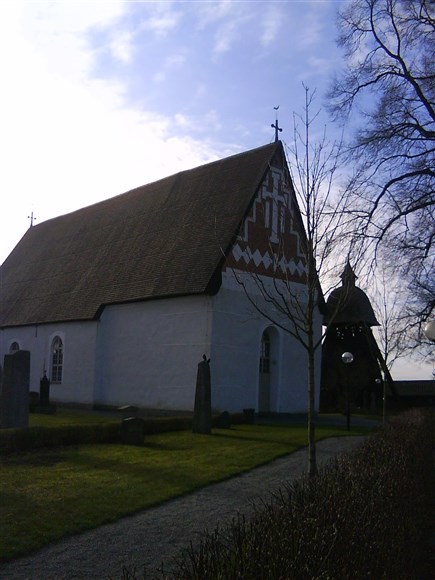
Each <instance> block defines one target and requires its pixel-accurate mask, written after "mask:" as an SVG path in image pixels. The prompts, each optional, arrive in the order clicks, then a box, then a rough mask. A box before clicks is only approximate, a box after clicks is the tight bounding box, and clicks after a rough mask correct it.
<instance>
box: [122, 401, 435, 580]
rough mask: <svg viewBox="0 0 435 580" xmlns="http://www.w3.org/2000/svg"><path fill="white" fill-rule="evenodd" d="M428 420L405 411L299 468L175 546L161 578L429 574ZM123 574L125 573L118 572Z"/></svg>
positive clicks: (341, 578)
mask: <svg viewBox="0 0 435 580" xmlns="http://www.w3.org/2000/svg"><path fill="white" fill-rule="evenodd" d="M432 421H433V419H432V417H431V416H430V414H428V413H423V412H421V411H419V412H417V411H412V412H408V413H406V414H404V415H402V416H400V417H398V418H396V419H395V420H394V422H393V423H392V424H390V425H389V426H387V427H386V428H385V429H382V430H381V431H380V432H379V433H377V434H376V435H374V436H372V437H370V439H368V441H367V443H365V444H364V445H362V446H361V448H359V449H358V450H357V451H356V452H354V453H352V454H351V455H345V456H341V457H339V458H337V459H336V460H335V461H334V462H333V463H331V464H329V465H328V466H327V467H325V468H323V469H321V470H320V471H319V473H318V475H317V476H315V477H311V478H310V477H309V476H304V477H302V478H301V479H299V480H297V481H296V482H294V483H292V484H291V485H289V486H287V487H286V488H284V489H282V490H281V491H280V493H279V494H277V495H276V496H275V497H274V498H273V500H271V501H270V502H269V503H265V504H262V505H261V507H260V508H257V510H256V513H255V515H254V517H253V518H252V519H251V520H250V521H249V522H248V521H246V520H245V519H244V518H243V516H240V517H239V519H238V520H237V521H233V523H232V525H231V526H230V527H227V528H223V529H216V530H215V532H214V533H211V534H208V535H206V536H205V538H204V539H203V540H202V541H201V543H200V545H199V547H195V548H194V547H193V546H191V548H190V549H189V550H187V551H186V552H184V553H183V554H182V555H181V556H180V558H179V559H178V561H177V563H176V566H175V570H174V571H173V572H171V574H170V576H166V575H165V574H164V572H162V574H163V576H164V577H170V578H178V579H189V580H195V579H197V580H204V579H205V578H206V579H207V580H211V579H225V580H230V579H236V578H237V579H241V578H242V579H245V580H249V579H252V580H254V579H255V580H261V579H266V578H267V579H279V578H286V579H297V580H305V579H306V580H308V579H310V580H312V579H325V580H326V579H328V580H334V579H336V580H344V579H352V580H357V579H363V578H364V579H366V578H377V579H381V578H388V579H390V578H394V579H395V580H399V579H401V578H403V579H404V578H408V579H411V578H424V577H428V576H427V573H428V571H427V570H425V563H427V562H428V552H426V550H427V549H428V538H429V534H428V532H429V528H430V522H429V516H428V509H427V508H428V506H429V505H430V497H431V496H430V494H431V473H432V472H431V470H432V465H433V464H432V443H433V439H432V435H433V431H432V430H433V423H432ZM124 577H125V578H132V577H133V576H131V575H130V574H129V573H126V574H125V576H124Z"/></svg>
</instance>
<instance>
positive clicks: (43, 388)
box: [39, 373, 50, 407]
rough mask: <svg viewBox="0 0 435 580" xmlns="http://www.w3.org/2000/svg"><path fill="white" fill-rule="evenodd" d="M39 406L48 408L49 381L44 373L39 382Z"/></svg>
mask: <svg viewBox="0 0 435 580" xmlns="http://www.w3.org/2000/svg"><path fill="white" fill-rule="evenodd" d="M39 404H40V405H41V407H49V406H50V381H49V380H48V378H47V375H46V374H45V373H44V376H43V377H42V379H41V380H40V381H39Z"/></svg>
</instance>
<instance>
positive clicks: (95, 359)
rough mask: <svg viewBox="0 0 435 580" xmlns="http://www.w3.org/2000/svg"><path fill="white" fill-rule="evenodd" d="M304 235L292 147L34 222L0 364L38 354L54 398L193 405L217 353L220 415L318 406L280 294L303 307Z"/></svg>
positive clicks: (34, 379)
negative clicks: (203, 371)
mask: <svg viewBox="0 0 435 580" xmlns="http://www.w3.org/2000/svg"><path fill="white" fill-rule="evenodd" d="M304 244H305V234H304V229H303V225H302V220H301V216H300V213H299V209H298V206H297V203H296V198H295V195H294V192H293V188H292V185H291V180H290V176H289V172H288V168H287V164H286V160H285V155H284V151H283V146H282V144H281V143H280V142H279V141H277V142H275V143H271V144H269V145H265V146H263V147H259V148H257V149H253V150H251V151H247V152H244V153H240V154H238V155H233V156H231V157H228V158H226V159H223V160H219V161H215V162H212V163H208V164H206V165H202V166H200V167H198V168H195V169H192V170H188V171H183V172H181V173H178V174H176V175H172V176H170V177H167V178H165V179H161V180H159V181H157V182H155V183H151V184H148V185H145V186H142V187H139V188H137V189H134V190H132V191H129V192H127V193H124V194H121V195H118V196H116V197H113V198H111V199H108V200H106V201H103V202H100V203H97V204H94V205H92V206H89V207H85V208H83V209H80V210H78V211H75V212H72V213H69V214H67V215H63V216H60V217H57V218H55V219H51V220H48V221H46V222H43V223H40V224H38V225H35V226H32V227H30V228H29V229H28V231H27V232H26V234H25V235H24V236H23V238H22V239H21V240H20V242H19V243H18V245H17V246H16V247H15V249H14V250H13V251H12V253H11V254H10V256H9V257H8V258H7V260H6V261H5V262H4V264H3V265H2V267H1V286H0V304H1V314H0V329H1V330H0V337H1V338H0V356H1V359H0V360H1V361H3V357H4V355H5V354H8V353H11V352H13V351H14V350H20V349H23V350H28V351H30V358H31V369H30V390H31V391H32V390H33V391H38V390H39V381H40V379H41V378H42V377H43V375H44V373H46V374H47V376H48V378H49V379H50V382H51V388H50V398H51V400H52V401H57V402H65V403H67V402H68V403H77V404H82V405H88V406H90V407H92V406H97V405H104V406H121V405H127V404H130V405H135V406H138V407H140V408H143V409H161V410H180V411H181V410H187V411H190V410H193V407H194V399H195V385H196V374H197V365H198V363H199V362H200V361H201V360H202V357H203V355H204V354H205V355H206V356H207V357H208V358H210V359H211V362H210V369H211V394H212V407H213V410H215V411H230V412H240V411H241V410H242V409H244V408H254V409H255V410H256V411H257V412H274V413H296V412H304V411H306V410H307V354H306V351H305V349H304V348H303V346H302V345H301V343H300V342H299V341H298V340H296V339H295V338H294V337H293V336H292V335H291V334H290V333H288V332H286V329H287V328H289V320H288V317H287V316H286V315H285V314H282V313H281V312H280V311H279V310H280V309H279V308H277V307H276V305H274V304H273V303H271V302H270V300H268V299H266V298H267V297H265V292H267V294H268V296H269V295H270V294H271V293H272V294H273V292H276V293H277V295H278V297H279V299H282V296H281V295H280V293H281V292H282V289H283V288H291V291H292V292H294V293H295V294H296V295H298V296H299V297H300V298H301V299H302V300H303V297H304V293H305V291H306V254H305V253H304V251H303V250H304V247H305V246H304ZM286 303H287V306H289V307H290V306H291V302H290V301H287V302H286ZM320 331H321V316H320V314H318V317H317V321H316V332H318V333H319V334H320ZM319 355H320V353H319ZM319 373H320V356H319V357H318V372H317V375H318V378H319ZM319 382H320V381H319V380H317V385H318V384H319ZM316 401H318V392H317V393H316Z"/></svg>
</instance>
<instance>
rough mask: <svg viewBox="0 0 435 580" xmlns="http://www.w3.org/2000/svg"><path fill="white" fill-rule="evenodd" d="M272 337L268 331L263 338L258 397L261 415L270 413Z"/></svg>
mask: <svg viewBox="0 0 435 580" xmlns="http://www.w3.org/2000/svg"><path fill="white" fill-rule="evenodd" d="M270 363H271V360H270V335H269V332H268V331H267V330H265V331H264V332H263V336H262V337H261V354H260V385H259V397H258V411H259V412H260V413H270V372H271V368H270V367H271V364H270Z"/></svg>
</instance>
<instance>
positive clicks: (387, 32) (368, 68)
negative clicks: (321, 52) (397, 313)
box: [329, 0, 435, 329]
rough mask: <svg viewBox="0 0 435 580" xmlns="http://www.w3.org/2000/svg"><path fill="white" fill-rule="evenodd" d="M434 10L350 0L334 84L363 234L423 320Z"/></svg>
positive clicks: (430, 231) (431, 291)
mask: <svg viewBox="0 0 435 580" xmlns="http://www.w3.org/2000/svg"><path fill="white" fill-rule="evenodd" d="M434 14H435V4H434V3H433V2H430V1H427V0H354V1H352V2H350V3H346V4H345V5H344V7H343V8H342V9H341V10H340V12H339V16H338V30H339V40H338V44H339V46H341V47H342V48H343V50H344V57H345V63H346V67H345V69H344V70H343V71H342V73H341V74H340V75H338V76H337V77H336V78H335V80H334V82H333V84H332V88H331V91H330V94H329V108H330V110H331V112H332V114H333V116H334V118H335V119H337V120H340V121H344V122H347V123H348V126H349V130H350V131H351V132H352V134H353V137H354V138H353V141H352V142H351V143H350V145H349V149H348V154H349V161H350V162H351V163H353V166H354V167H355V169H356V171H355V175H354V177H353V179H352V182H351V187H352V190H353V195H354V201H353V209H354V212H355V213H356V215H358V216H359V218H360V219H361V226H360V233H361V239H363V240H364V243H366V242H367V239H370V240H372V246H371V249H372V252H373V254H372V255H374V257H375V260H376V259H378V258H380V257H381V256H380V254H382V260H386V261H387V262H389V263H390V264H394V266H395V268H396V271H399V272H400V275H401V277H402V280H403V281H406V283H402V291H407V292H408V295H409V297H410V298H409V300H408V306H411V305H412V309H410V310H409V315H410V317H411V318H413V320H414V323H415V324H414V325H417V326H418V325H420V324H421V321H422V320H423V321H424V320H425V319H427V318H428V317H429V316H430V315H431V314H432V313H433V310H434V306H435V282H434V277H433V272H434V241H435V228H434V223H435V193H434V183H435V179H434V178H435V170H434V167H435V165H434V157H435V156H434V151H435V106H434V102H435V60H434V58H433V56H434V54H435V34H434V33H435V20H434ZM412 326H413V324H408V328H411V329H412Z"/></svg>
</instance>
